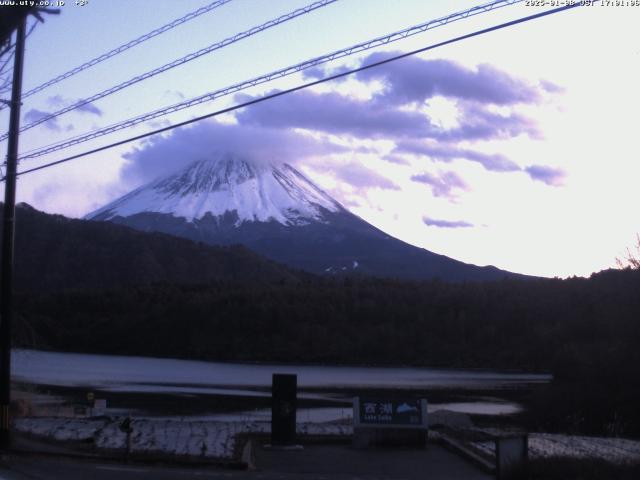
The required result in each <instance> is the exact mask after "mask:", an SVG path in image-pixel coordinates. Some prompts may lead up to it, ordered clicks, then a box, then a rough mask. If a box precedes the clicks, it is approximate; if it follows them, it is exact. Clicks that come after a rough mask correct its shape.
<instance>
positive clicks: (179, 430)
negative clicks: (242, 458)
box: [15, 418, 353, 460]
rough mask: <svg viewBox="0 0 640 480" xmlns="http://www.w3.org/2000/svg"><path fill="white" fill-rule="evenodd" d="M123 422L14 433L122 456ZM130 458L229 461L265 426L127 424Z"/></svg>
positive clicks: (37, 421)
mask: <svg viewBox="0 0 640 480" xmlns="http://www.w3.org/2000/svg"><path fill="white" fill-rule="evenodd" d="M122 420H123V418H118V419H115V418H104V419H66V418H22V419H17V420H16V421H15V428H16V430H18V431H20V432H23V433H29V434H31V435H36V436H38V437H42V438H47V439H51V440H58V441H82V442H88V441H92V442H93V444H94V446H95V448H97V449H99V450H100V449H102V450H125V449H126V448H127V434H126V433H125V432H123V431H122V430H121V428H120V423H121V422H122ZM131 429H132V433H131V440H130V448H131V453H134V454H135V453H145V454H149V453H156V454H163V455H167V454H168V455H178V456H194V457H203V458H207V459H219V460H229V459H232V458H233V457H234V452H235V451H236V441H237V437H238V435H240V434H243V433H244V434H247V433H254V434H255V433H265V434H268V433H269V432H270V431H271V424H270V422H204V421H183V420H166V419H136V420H132V421H131ZM297 431H298V434H299V435H314V436H334V435H339V436H344V435H351V434H352V433H353V430H352V427H351V425H345V424H317V423H301V424H298V425H297Z"/></svg>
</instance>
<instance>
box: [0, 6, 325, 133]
mask: <svg viewBox="0 0 640 480" xmlns="http://www.w3.org/2000/svg"><path fill="white" fill-rule="evenodd" d="M337 1H338V0H319V1H317V2H314V3H312V4H309V5H307V6H306V7H302V8H299V9H297V10H294V11H292V12H289V13H287V14H285V15H282V16H280V17H278V18H275V19H273V20H269V21H268V22H266V23H263V24H262V25H258V26H256V27H253V28H250V29H249V30H245V31H244V32H241V33H237V34H236V35H233V36H231V37H228V38H226V39H224V40H222V41H220V42H217V43H214V44H212V45H209V46H208V47H205V48H202V49H200V50H198V51H196V52H193V53H190V54H188V55H185V56H184V57H181V58H178V59H176V60H174V61H172V62H169V63H166V64H164V65H162V66H161V67H158V68H154V69H153V70H150V71H148V72H146V73H143V74H142V75H138V76H136V77H133V78H132V79H130V80H127V81H125V82H122V83H120V84H118V85H115V86H113V87H110V88H108V89H106V90H103V91H102V92H100V93H96V94H95V95H92V96H91V97H88V98H85V99H83V100H79V101H78V102H76V103H74V104H73V105H69V106H67V107H64V108H62V109H60V110H58V111H56V112H53V113H49V114H47V115H43V116H42V117H41V118H39V119H38V120H35V121H33V122H31V123H29V124H27V125H24V126H23V127H21V128H20V131H21V132H24V131H25V130H29V129H30V128H33V127H35V126H37V125H40V124H41V123H44V122H47V121H49V120H51V119H53V118H56V117H58V116H60V115H62V114H64V113H67V112H70V111H72V110H75V109H77V108H80V107H82V106H84V105H87V104H89V103H92V102H95V101H96V100H100V99H101V98H104V97H106V96H109V95H112V94H114V93H116V92H119V91H120V90H123V89H125V88H127V87H130V86H131V85H134V84H136V83H139V82H142V81H143V80H147V79H149V78H151V77H154V76H156V75H159V74H160V73H163V72H166V71H167V70H170V69H172V68H175V67H178V66H180V65H183V64H185V63H187V62H190V61H192V60H195V59H196V58H199V57H202V56H203V55H206V54H209V53H211V52H213V51H215V50H219V49H221V48H224V47H226V46H229V45H231V44H233V43H236V42H238V41H240V40H242V39H244V38H247V37H250V36H252V35H255V34H257V33H260V32H262V31H264V30H267V29H269V28H273V27H275V26H276V25H280V24H281V23H285V22H288V21H289V20H293V19H294V18H297V17H300V16H302V15H306V14H307V13H310V12H313V11H315V10H318V9H319V8H322V7H326V6H327V5H330V4H332V3H335V2H337ZM6 138H7V134H6V133H5V134H4V135H2V136H0V140H5V139H6Z"/></svg>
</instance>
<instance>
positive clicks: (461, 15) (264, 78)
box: [21, 0, 524, 160]
mask: <svg viewBox="0 0 640 480" xmlns="http://www.w3.org/2000/svg"><path fill="white" fill-rule="evenodd" d="M522 1H524V0H499V1H493V2H489V3H484V4H482V5H478V6H475V7H473V8H469V9H465V10H462V11H459V12H456V13H452V14H449V15H446V16H444V17H440V18H437V19H434V20H429V21H426V22H423V23H421V24H418V25H414V26H413V27H409V28H405V29H403V30H399V31H396V32H393V33H390V34H387V35H383V36H379V37H376V38H373V39H371V40H368V41H366V42H362V43H358V44H356V45H352V46H350V47H347V48H343V49H341V50H336V51H334V52H331V53H329V54H326V55H322V56H319V57H315V58H312V59H310V60H306V61H304V62H301V63H297V64H295V65H291V66H288V67H285V68H282V69H280V70H275V71H273V72H270V73H267V74H265V75H261V76H259V77H255V78H252V79H250V80H245V81H242V82H240V83H236V84H234V85H231V86H227V87H224V88H221V89H218V90H214V91H212V92H209V93H205V94H204V95H200V96H198V97H194V98H191V99H189V100H184V101H182V102H179V103H176V104H173V105H169V106H167V107H163V108H161V109H158V110H153V111H151V112H147V113H144V114H142V115H139V116H136V117H132V118H130V119H128V120H124V121H121V122H118V123H114V124H112V125H109V126H107V127H102V128H99V129H97V130H93V131H91V132H88V133H85V134H82V135H78V136H75V137H72V138H69V139H66V140H64V141H62V142H56V143H54V144H52V145H48V146H46V147H44V148H38V149H36V150H32V151H31V152H28V153H27V154H25V155H23V156H22V157H21V159H23V160H24V159H28V158H36V157H40V156H42V155H46V154H49V153H52V152H55V151H59V150H63V149H66V148H68V147H71V146H73V145H78V144H80V143H84V142H87V141H89V140H93V139H95V138H98V137H102V136H105V135H108V134H111V133H114V132H116V131H119V130H122V129H125V128H129V127H132V126H134V125H137V124H139V123H143V122H146V121H149V120H153V119H155V118H158V117H162V116H165V115H168V114H171V113H175V112H178V111H180V110H184V109H186V108H190V107H193V106H195V105H199V104H202V103H205V102H210V101H212V100H215V99H217V98H220V97H223V96H226V95H230V94H232V93H237V92H239V91H241V90H245V89H247V88H250V87H254V86H256V85H260V84H263V83H267V82H270V81H272V80H275V79H278V78H282V77H286V76H288V75H292V74H294V73H297V72H300V71H303V70H306V69H308V68H311V67H316V66H318V65H321V64H324V63H327V62H331V61H333V60H336V59H339V58H342V57H347V56H349V55H354V54H356V53H360V52H363V51H366V50H370V49H372V48H375V47H378V46H381V45H387V44H389V43H393V42H396V41H398V40H402V39H404V38H407V37H410V36H413V35H416V34H419V33H422V32H425V31H427V30H431V29H433V28H436V27H440V26H443V25H447V24H449V23H452V22H455V21H458V20H463V19H465V18H468V17H471V16H475V15H479V14H481V13H485V12H489V11H491V10H495V9H498V8H502V7H506V6H509V5H513V4H514V3H520V2H522Z"/></svg>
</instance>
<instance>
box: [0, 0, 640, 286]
mask: <svg viewBox="0 0 640 480" xmlns="http://www.w3.org/2000/svg"><path fill="white" fill-rule="evenodd" d="M66 3H67V4H68V5H66V6H64V7H62V9H61V15H60V16H59V17H49V18H47V21H46V23H45V24H44V25H39V26H37V27H36V28H35V30H34V31H33V33H32V34H31V36H30V37H29V39H28V49H27V53H26V68H25V79H24V84H25V90H29V89H30V88H33V87H35V86H37V85H39V84H41V83H43V82H44V81H46V80H48V79H50V78H52V77H54V76H56V75H58V74H60V73H63V72H65V71H67V70H69V69H71V68H73V67H75V66H77V65H79V64H81V63H83V62H85V61H87V60H89V59H91V58H93V57H96V56H98V55H100V54H102V53H104V52H106V51H108V50H110V49H111V48H114V47H117V46H118V45H120V44H123V43H125V42H127V41H129V40H131V39H133V38H135V37H137V36H139V35H140V34H143V33H146V32H148V31H150V30H153V29H154V28H157V27H159V26H161V25H163V24H166V23H168V22H170V21H171V20H173V19H175V18H178V17H180V16H182V15H184V14H185V13H187V12H189V11H192V10H195V9H197V8H198V7H200V6H203V5H206V4H208V3H210V1H207V0H186V1H182V2H175V1H169V0H156V1H154V2H153V6H154V7H153V8H152V9H150V8H148V6H149V4H150V2H147V1H146V0H133V1H131V0H109V1H106V0H89V2H88V4H87V5H85V6H82V7H80V6H76V5H75V2H73V1H67V2H66ZM308 3H311V1H308V2H304V1H298V0H278V1H263V0H234V1H232V2H230V3H228V4H226V5H224V6H221V7H220V8H218V9H216V10H214V11H212V12H209V13H207V14H205V15H202V16H200V17H198V18H197V19H195V20H193V21H191V22H188V23H186V24H184V25H182V26H180V27H177V28H175V29H173V30H171V31H170V32H167V33H166V34H163V35H161V36H159V37H157V38H155V39H153V40H150V41H148V42H145V43H144V44H142V45H140V46H137V47H135V48H132V49H130V50H128V51H127V52H125V53H123V54H121V55H118V56H117V57H114V58H112V59H110V60H108V61H106V62H104V63H102V64H100V65H98V66H96V67H94V68H91V69H89V70H87V71H85V72H82V73H80V74H79V75H77V76H75V77H73V78H71V79H68V80H65V81H63V82H60V83H59V84H57V85H55V86H52V87H50V88H48V89H45V90H44V91H42V92H40V93H38V94H36V95H33V96H31V97H29V98H27V99H25V101H24V106H23V111H22V113H23V115H22V121H23V123H24V124H28V123H32V122H37V121H38V120H39V119H42V118H43V117H44V116H46V115H47V114H48V113H50V112H54V111H57V110H59V109H61V108H64V107H66V106H68V105H70V104H72V103H74V102H76V101H78V100H79V99H83V98H86V97H89V96H91V95H93V94H95V93H97V92H100V91H103V90H105V89H107V88H109V87H111V86H113V85H116V84H118V83H120V82H123V81H126V80H128V79H130V78H132V77H135V76H137V75H140V74H143V73H145V72H147V71H149V70H151V69H153V68H156V67H158V66H160V65H163V64H166V63H168V62H171V61H172V60H175V59H176V58H179V57H181V56H183V55H186V54H188V53H190V52H193V51H196V50H198V49H201V48H203V47H206V46H208V45H210V44H212V43H215V42H218V41H220V40H222V39H225V38H227V37H230V36H232V35H234V34H236V33H238V32H240V31H244V30H247V29H249V28H251V27H253V26H256V25H259V24H261V23H264V22H266V21H268V20H271V19H272V18H276V17H278V16H280V15H282V14H285V13H287V12H289V11H292V10H295V9H296V8H299V7H302V6H304V5H306V4H308ZM478 3H479V2H473V1H466V0H459V1H430V2H424V1H421V0H399V1H397V2H388V1H385V0H340V1H338V2H336V3H334V4H332V5H329V6H327V7H325V8H322V9H319V10H317V11H315V12H313V13H310V14H308V15H305V16H303V17H300V18H297V19H295V20H292V21H289V22H287V23H285V24H282V25H279V26H278V27H275V28H272V29H269V30H267V31H265V32H262V33H259V34H257V35H254V36H252V37H250V38H247V39H244V40H242V41H239V42H237V43H234V44H233V45H231V46H229V47H226V48H224V49H221V50H218V51H216V52H214V53H212V54H209V55H205V56H202V57H201V58H199V59H197V60H195V61H193V62H189V63H188V64H186V65H183V66H181V67H177V68H174V69H172V70H169V71H167V72H165V73H163V74H161V75H158V76H156V77H154V78H152V79H149V80H146V81H144V82H140V83H138V84H137V85H135V86H133V87H130V88H127V89H125V90H122V91H121V92H118V93H116V94H114V95H110V96H108V97H105V98H103V99H101V100H98V101H96V102H93V103H89V104H87V105H84V106H83V107H82V108H78V109H76V110H75V111H73V112H70V113H67V114H64V115H61V116H59V117H57V118H55V119H53V120H49V121H47V122H43V123H41V124H40V125H38V126H37V127H34V128H32V129H30V130H28V131H26V132H24V134H23V135H22V138H21V151H22V152H28V151H30V150H33V149H37V148H39V147H41V146H44V145H48V144H51V143H53V142H58V141H61V140H64V139H67V138H70V137H74V136H77V135H81V134H83V133H86V132H89V131H92V130H94V129H97V128H100V127H104V126H107V125H110V124H113V123H115V122H118V121H121V120H124V119H128V118H130V117H134V116H137V115H140V114H144V113H146V112H149V111H152V110H155V109H158V108H161V107H164V106H168V105H171V104H174V103H177V102H180V101H182V100H185V99H189V98H192V97H196V96H198V95H202V94H204V93H207V92H210V91H213V90H216V89H219V88H223V87H226V86H229V85H233V84H235V83H237V82H240V81H242V80H245V79H248V78H253V77H256V76H259V75H261V74H264V73H267V72H270V71H273V70H276V69H279V68H282V67H286V66H288V65H291V64H295V63H298V62H301V61H304V60H307V59H309V58H312V57H316V56H319V55H322V54H325V53H329V52H332V51H334V50H337V49H340V48H344V47H348V46H350V45H353V44H355V43H358V42H362V41H365V40H368V39H370V38H373V37H375V36H378V35H383V34H386V33H391V32H393V31H396V30H399V29H402V28H406V27H409V26H412V25H416V24H419V23H422V22H424V21H427V20H429V19H434V18H438V17H441V16H444V15H446V14H449V13H452V12H455V11H459V10H463V9H465V8H469V7H472V6H474V5H476V4H478ZM626 3H627V4H628V5H623V6H612V7H607V6H603V5H601V4H599V2H596V5H595V6H591V7H580V8H576V9H572V10H570V11H567V12H562V13H559V14H556V15H553V16H550V17H545V18H542V19H539V20H534V21H531V22H528V23H526V24H522V25H518V26H515V27H511V28H509V29H505V30H501V31H499V32H493V33H490V34H487V35H484V36H482V37H476V38H473V39H470V40H466V41H463V42H459V43H456V44H453V45H449V46H446V47H442V48H438V49H435V50H432V51H429V52H426V53H423V54H420V55H416V56H413V57H408V58H405V59H403V60H399V61H397V62H393V63H390V64H387V65H385V66H382V67H379V68H375V69H369V70H365V71H362V72H360V73H358V74H355V75H352V76H349V77H347V78H344V79H341V80H336V81H333V82H331V83H325V84H322V85H318V86H316V87H313V88H311V89H307V90H303V91H299V92H297V93H295V94H292V95H288V96H285V97H280V98H278V99H275V100H271V101H268V102H263V103H261V104H259V105H255V106H252V107H248V108H245V109H243V110H239V111H236V112H235V113H233V114H226V115H224V116H220V117H216V119H215V120H209V121H205V122H202V123H198V124H194V125H193V126H191V127H188V128H183V129H180V130H176V131H173V132H172V133H168V134H163V135H162V136H159V137H154V138H152V139H149V140H146V141H142V142H138V143H135V144H129V145H126V146H122V147H119V148H116V149H113V150H110V151H107V152H101V153H99V154H95V155H92V156H90V157H85V158H82V159H79V160H77V161H75V162H72V163H69V164H66V165H64V166H59V167H55V168H50V169H46V170H43V171H40V172H37V173H33V174H29V175H24V176H23V177H21V178H20V180H19V185H18V198H19V200H20V201H26V202H28V203H30V204H32V205H34V206H35V207H36V208H39V209H41V210H44V211H47V212H55V213H62V214H65V215H68V216H74V217H79V216H82V215H84V214H86V213H88V212H90V211H92V210H94V209H95V208H97V207H99V206H101V205H103V204H104V203H106V202H108V201H110V200H113V199H114V198H116V197H118V196H119V195H122V194H124V193H126V192H127V191H129V190H130V189H132V188H134V187H137V186H139V185H141V184H143V183H145V182H148V181H150V180H152V179H153V178H155V177H157V176H159V175H162V174H166V173H167V172H170V171H171V170H174V169H177V168H179V167H180V166H182V165H185V164H186V163H188V162H191V161H193V160H194V159H198V158H207V157H210V156H212V155H216V154H217V153H218V152H234V153H238V154H242V155H243V156H245V157H249V158H253V159H254V160H255V161H256V162H289V163H291V164H294V165H295V166H296V167H297V168H299V169H301V170H302V171H304V172H305V173H306V174H307V175H308V176H309V177H310V178H311V179H313V180H314V181H315V182H316V183H318V184H319V185H320V186H322V187H323V188H324V189H325V190H327V191H328V192H329V193H330V194H331V195H333V196H334V197H335V198H336V199H337V200H339V201H340V202H341V203H343V204H344V205H345V206H346V207H347V208H349V209H350V210H351V211H353V212H354V213H356V214H358V215H360V216H361V217H362V218H364V219H366V220H367V221H369V222H371V223H372V224H374V225H376V226H377V227H379V228H382V229H383V230H385V231H387V232H389V233H390V234H392V235H394V236H396V237H398V238H401V239H403V240H405V241H407V242H409V243H412V244H415V245H418V246H421V247H424V248H427V249H429V250H432V251H435V252H437V253H441V254H445V255H448V256H450V257H453V258H456V259H459V260H463V261H465V262H470V263H475V264H479V265H487V264H492V265H496V266H498V267H500V268H504V269H507V270H512V271H515V272H522V273H527V274H533V275H544V276H561V277H565V276H570V275H589V274H590V273H591V272H594V271H598V270H601V269H603V268H608V267H610V266H613V265H614V264H615V258H616V256H620V255H621V254H622V253H623V252H624V249H625V248H626V247H627V246H629V245H631V244H632V243H633V242H634V239H635V234H636V233H637V232H640V217H639V216H638V215H637V214H635V206H636V205H637V204H639V203H640V198H639V197H640V193H638V192H639V189H637V188H636V184H637V182H638V178H640V163H639V162H638V158H637V157H638V153H637V150H638V149H637V138H638V132H637V129H638V121H637V115H638V111H640V108H639V107H640V89H639V88H638V86H639V85H640V46H639V44H638V42H637V41H636V38H635V37H636V36H637V35H636V27H637V25H638V22H639V21H640V7H635V6H631V5H632V4H633V2H626ZM542 10H543V9H541V8H540V7H529V6H527V5H526V2H521V3H520V4H518V5H515V6H511V7H506V8H503V9H500V10H497V11H495V12H492V13H489V14H483V15H478V16H475V17H472V18H468V19H465V20H463V21H460V22H456V23H454V24H450V25H448V26H445V27H441V28H438V29H434V30H431V31H428V32H426V33H423V34H420V35H416V36H413V37H411V38H409V39H405V40H402V41H399V42H395V43H392V44H389V45H386V46H385V47H383V48H377V49H375V50H370V51H368V52H364V53H361V54H359V55H355V56H352V57H347V58H344V59H341V60H338V61H335V62H331V63H327V64H324V65H322V66H319V67H315V68H311V69H308V70H305V71H304V72H301V73H298V74H295V75H292V76H289V77H286V78H283V79H280V80H277V81H274V82H271V83H268V84H264V85H261V86H257V87H252V88H250V89H247V90H243V91H242V92H238V93H235V94H233V95H228V96H225V97H222V98H219V99H218V100H215V101H213V102H209V103H204V104H202V105H200V106H198V107H195V108H191V109H187V110H183V111H181V112H178V113H174V114H172V115H169V116H167V117H162V118H158V119H155V120H152V121H148V122H146V123H143V124H140V125H138V126H136V127H133V128H131V129H128V130H123V131H120V132H118V133H116V134H113V135H110V136H107V137H103V138H101V139H96V140H93V141H91V142H87V143H84V144H82V145H79V146H76V147H72V148H69V149H66V150H63V151H60V152H58V153H54V154H50V155H47V156H44V157H40V158H38V159H31V160H25V161H23V162H22V165H21V167H22V169H25V168H28V167H31V166H36V165H38V164H40V163H44V162H47V161H53V160H57V159H59V158H62V157H64V156H67V155H71V154H75V153H79V152H82V151H84V150H87V149H90V148H95V147H98V146H100V145H103V144H106V143H110V142H112V141H117V140H121V139H123V138H126V137H128V136H132V135H136V134H140V133H143V132H146V131H150V130H152V129H154V128H158V127H160V126H165V125H170V124H173V123H177V122H179V121H183V120H186V119H189V118H193V117H195V116H198V115H202V114H204V113H208V112H211V111H214V110H218V109H221V108H224V107H227V106H231V105H234V104H237V103H240V102H244V101H247V100H251V99H255V98H259V97H261V96H263V95H265V94H268V93H270V92H274V91H278V90H282V89H285V88H289V87H292V86H295V85H297V84H300V83H303V82H309V81H313V80H315V79H319V78H322V77H324V76H327V75H330V74H333V73H338V72H341V71H344V70H345V69H348V68H353V67H358V66H361V65H366V64H369V63H371V62H375V61H379V60H382V59H385V58H388V57H390V56H392V55H394V54H397V53H401V52H406V51H410V50H413V49H417V48H421V47H424V46H427V45H430V44H434V43H437V42H439V41H443V40H446V39H449V38H453V37H455V36H458V35H462V34H465V33H469V32H471V31H474V30H478V29H482V28H486V27H488V26H491V25H494V24H498V23H501V22H504V21H508V20H512V19H515V18H518V17H521V16H525V15H531V14H534V13H538V12H540V11H542ZM7 125H8V118H7V111H6V110H3V111H2V112H0V129H1V130H2V131H6V129H7ZM0 148H3V149H4V148H6V142H1V143H0Z"/></svg>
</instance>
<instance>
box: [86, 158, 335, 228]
mask: <svg viewBox="0 0 640 480" xmlns="http://www.w3.org/2000/svg"><path fill="white" fill-rule="evenodd" d="M322 209H325V210H328V211H329V212H339V211H342V210H344V209H343V207H342V206H341V205H340V204H339V203H338V202H336V201H335V200H333V199H332V198H331V197H330V196H329V195H327V194H326V193H324V192H323V191H322V190H320V189H319V188H318V187H317V186H315V185H314V184H313V183H311V182H310V181H309V180H308V179H307V178H306V177H305V176H304V175H302V174H301V173H300V172H298V171H297V170H296V169H295V168H293V167H292V166H290V165H287V164H285V165H282V166H276V165H255V164H252V163H249V162H247V161H245V160H242V159H239V158H236V157H232V156H229V155H226V156H223V157H220V158H216V159H212V160H201V161H197V162H195V163H193V164H191V165H190V166H189V167H187V168H186V169H185V170H183V171H181V172H178V173H176V174H174V175H171V176H170V177H167V178H163V179H160V180H156V181H155V182H152V183H150V184H148V185H145V186H143V187H140V188H138V189H137V190H134V191H133V192H131V193H129V194H127V195H125V196H124V197H122V198H120V199H118V200H116V201H114V202H112V203H110V204H108V205H106V206H104V207H102V208H100V209H99V210H96V211H94V212H92V213H90V214H89V215H87V217H86V218H88V219H100V220H109V219H112V218H114V217H117V216H120V217H129V216H131V215H135V214H138V213H145V212H154V213H168V214H171V215H173V216H175V217H181V218H184V219H186V220H187V221H189V222H192V221H193V220H198V219H201V218H202V217H203V216H204V215H205V214H207V213H210V214H211V215H213V216H214V217H216V216H221V215H223V214H225V213H226V212H234V211H235V212H236V213H237V215H238V220H237V222H236V224H237V225H239V224H241V223H243V222H246V221H259V222H267V221H270V220H275V221H276V222H278V223H281V224H283V225H304V224H307V223H309V221H310V220H316V221H322Z"/></svg>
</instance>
